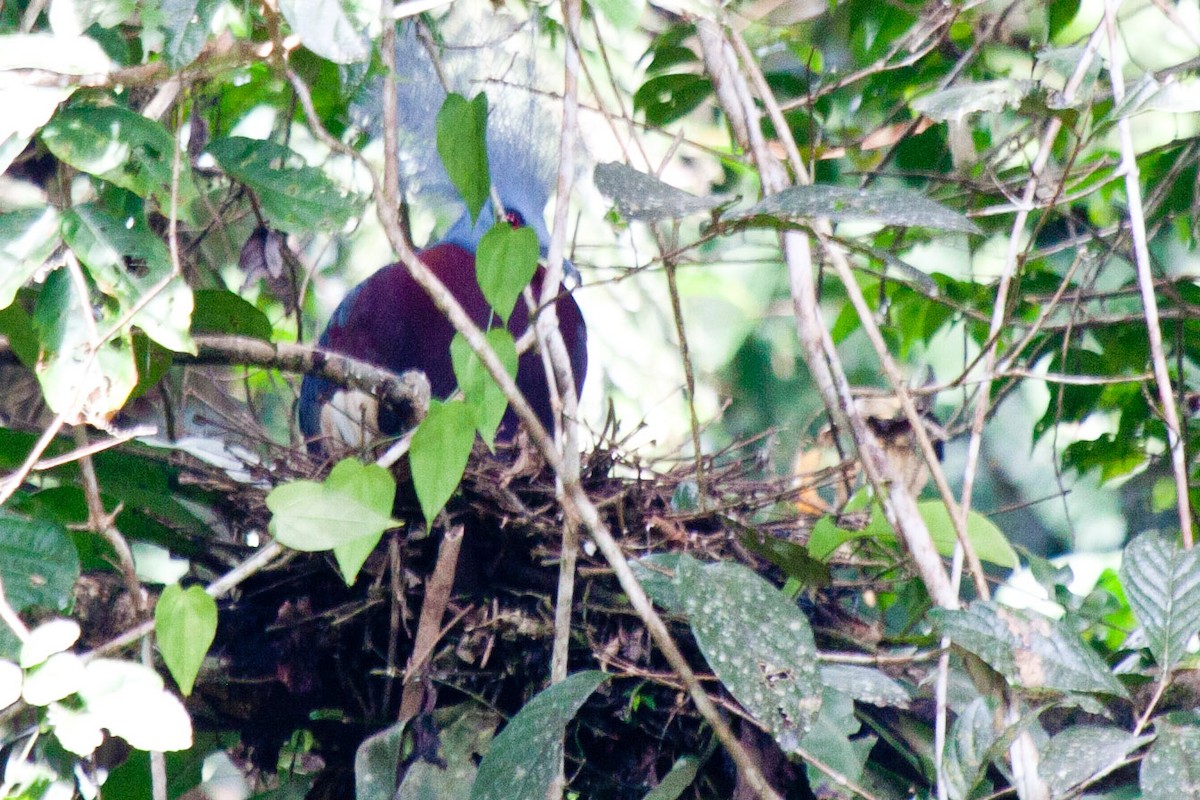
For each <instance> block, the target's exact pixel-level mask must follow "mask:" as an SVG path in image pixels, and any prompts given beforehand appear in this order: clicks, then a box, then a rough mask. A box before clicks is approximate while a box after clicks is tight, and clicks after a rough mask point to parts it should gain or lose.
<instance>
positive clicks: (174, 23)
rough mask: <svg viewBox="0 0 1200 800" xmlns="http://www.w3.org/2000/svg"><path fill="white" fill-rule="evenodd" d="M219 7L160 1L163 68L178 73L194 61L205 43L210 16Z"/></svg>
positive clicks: (201, 0)
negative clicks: (168, 68)
mask: <svg viewBox="0 0 1200 800" xmlns="http://www.w3.org/2000/svg"><path fill="white" fill-rule="evenodd" d="M220 5H221V3H220V0H162V4H161V6H160V7H159V11H160V12H161V15H162V16H161V18H160V23H161V25H162V30H163V33H164V34H165V39H166V41H165V42H164V43H163V57H164V58H166V60H167V66H169V67H170V68H171V69H172V70H180V69H183V68H184V67H186V66H187V65H188V64H191V63H192V62H193V61H195V60H196V56H198V55H200V51H201V50H203V49H204V45H205V43H207V42H208V36H209V29H210V26H211V25H212V18H213V14H214V13H215V12H216V10H217V9H218V8H219V7H220Z"/></svg>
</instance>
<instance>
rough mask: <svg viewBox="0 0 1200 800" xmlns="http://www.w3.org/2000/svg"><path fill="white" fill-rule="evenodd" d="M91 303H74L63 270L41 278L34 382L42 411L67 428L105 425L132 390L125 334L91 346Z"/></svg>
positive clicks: (130, 354)
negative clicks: (62, 417)
mask: <svg viewBox="0 0 1200 800" xmlns="http://www.w3.org/2000/svg"><path fill="white" fill-rule="evenodd" d="M92 313H93V312H92V306H91V301H90V299H89V298H87V297H80V296H79V293H78V292H77V291H76V287H75V284H74V282H73V281H72V280H71V277H70V275H69V274H68V273H67V270H65V269H57V270H55V271H54V272H52V273H50V275H49V276H48V277H47V278H46V282H45V284H44V285H43V286H42V291H41V292H39V293H38V300H37V307H36V309H35V311H34V315H33V323H34V329H35V330H36V331H37V333H38V340H39V343H40V345H41V350H40V353H39V356H38V365H37V377H38V382H39V383H41V385H42V394H43V395H44V396H45V398H46V403H47V405H49V406H50V408H51V410H53V411H55V412H56V413H61V414H67V416H68V420H67V421H68V422H70V423H72V424H78V423H81V422H90V421H97V422H100V423H102V424H103V423H106V422H107V420H108V419H109V418H110V417H111V416H112V415H113V414H114V413H116V412H117V411H118V410H119V409H120V408H121V407H122V406H123V405H124V404H125V400H126V398H128V397H129V393H130V392H131V391H133V387H134V386H135V385H136V384H137V368H136V366H135V365H134V361H133V342H132V339H131V337H130V335H129V333H128V331H125V332H122V333H121V334H119V335H118V336H116V337H114V338H112V339H110V340H109V341H107V342H103V343H100V344H99V346H98V347H97V348H96V349H95V350H94V352H93V347H94V346H95V345H96V343H95V342H93V338H92V337H93V336H94V335H95V333H96V330H97V327H98V325H99V323H97V322H96V321H94V319H93V317H92Z"/></svg>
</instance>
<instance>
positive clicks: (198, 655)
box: [154, 583, 217, 697]
mask: <svg viewBox="0 0 1200 800" xmlns="http://www.w3.org/2000/svg"><path fill="white" fill-rule="evenodd" d="M154 634H155V636H156V637H157V638H158V649H159V652H160V653H162V657H163V661H164V662H166V665H167V669H169V670H170V671H171V677H173V678H174V679H175V683H177V684H179V691H181V692H183V694H184V696H185V697H186V696H187V695H189V694H191V693H192V685H193V684H194V683H195V682H196V675H197V674H198V673H199V672H200V665H201V664H203V663H204V656H206V655H207V654H208V648H209V647H210V646H211V645H212V643H213V639H214V638H215V637H216V635H217V601H216V600H213V598H212V597H211V596H210V595H209V594H208V592H206V591H204V588H203V587H202V586H189V587H188V588H187V589H184V588H183V587H181V586H180V585H179V584H177V583H173V584H171V585H170V586H168V587H166V588H165V589H163V593H162V596H161V597H159V599H158V603H157V604H156V605H155V607H154Z"/></svg>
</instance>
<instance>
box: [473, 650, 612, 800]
mask: <svg viewBox="0 0 1200 800" xmlns="http://www.w3.org/2000/svg"><path fill="white" fill-rule="evenodd" d="M606 680H608V676H607V675H605V674H604V673H603V672H597V671H590V672H577V673H575V674H574V675H571V676H570V677H568V678H567V679H566V680H564V681H563V682H562V683H556V684H554V685H553V686H551V687H550V688H548V689H545V690H544V691H542V692H540V693H539V694H538V695H537V697H535V698H533V699H532V700H530V701H529V702H528V703H526V704H525V707H524V708H522V709H521V710H520V712H518V713H517V715H516V716H515V717H513V718H512V719H511V720H510V721H509V723H508V725H506V726H505V727H504V730H503V731H501V732H500V735H499V736H497V737H496V738H495V740H494V741H493V742H492V746H491V749H489V750H488V753H487V755H486V756H484V758H483V761H482V762H480V764H479V772H478V773H477V774H476V778H475V785H474V786H472V787H471V800H544V798H545V797H546V792H547V791H548V790H549V788H550V783H551V781H553V780H554V778H555V776H556V775H557V774H558V768H559V765H560V764H561V762H562V752H563V734H564V733H565V732H566V728H567V723H568V722H570V721H571V719H572V718H573V717H574V716H575V712H577V711H578V710H579V707H580V706H582V705H583V703H584V701H586V700H587V699H588V697H589V696H591V694H592V692H594V691H596V688H597V687H598V686H600V684H601V683H603V682H604V681H606Z"/></svg>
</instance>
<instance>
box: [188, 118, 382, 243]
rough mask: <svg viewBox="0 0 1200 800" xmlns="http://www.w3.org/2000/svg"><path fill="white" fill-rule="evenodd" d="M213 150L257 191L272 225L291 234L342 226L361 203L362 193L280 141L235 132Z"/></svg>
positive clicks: (210, 147) (229, 172)
mask: <svg viewBox="0 0 1200 800" xmlns="http://www.w3.org/2000/svg"><path fill="white" fill-rule="evenodd" d="M208 152H209V154H210V155H211V156H212V157H213V158H215V159H216V160H217V163H219V164H220V165H221V169H222V170H224V171H225V174H226V175H228V176H229V177H231V178H233V179H234V180H236V181H239V182H241V183H243V184H245V185H246V186H247V187H249V188H250V189H251V190H252V191H253V192H254V194H255V195H256V196H257V197H258V200H259V202H260V203H261V204H262V210H263V212H264V213H265V214H266V216H267V218H268V220H269V221H270V222H271V225H272V227H276V228H280V229H282V230H285V231H288V232H289V233H311V232H313V231H314V230H321V231H330V230H337V229H339V228H341V227H342V226H343V225H345V224H346V222H347V221H348V220H349V219H350V218H351V217H352V216H354V215H355V214H356V213H358V211H359V209H360V207H361V201H360V199H359V198H358V197H357V196H355V195H351V194H350V193H348V192H346V191H345V190H343V189H341V188H339V187H338V186H337V185H335V184H334V183H333V181H331V180H330V179H329V178H328V177H326V175H325V173H324V172H322V171H321V170H319V169H315V168H313V167H309V166H303V162H302V161H301V160H300V158H299V156H297V155H296V154H295V153H293V152H292V151H291V150H289V149H288V148H286V147H284V146H283V145H280V144H276V143H275V142H270V141H265V140H261V139H246V138H244V137H241V136H230V137H227V138H224V139H216V140H214V141H213V142H211V143H209V145H208Z"/></svg>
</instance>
